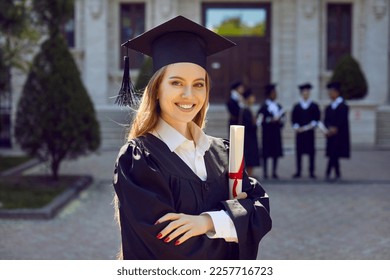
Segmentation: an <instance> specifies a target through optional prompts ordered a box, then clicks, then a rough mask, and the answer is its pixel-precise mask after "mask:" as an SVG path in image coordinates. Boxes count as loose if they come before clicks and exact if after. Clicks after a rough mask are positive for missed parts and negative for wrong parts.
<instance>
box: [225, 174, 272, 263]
mask: <svg viewBox="0 0 390 280" xmlns="http://www.w3.org/2000/svg"><path fill="white" fill-rule="evenodd" d="M242 191H243V192H246V193H247V195H248V197H247V198H246V199H239V200H237V199H232V200H226V201H223V202H222V204H223V205H224V208H225V210H226V211H227V212H228V214H229V215H230V217H231V218H232V220H233V223H234V226H235V228H236V231H237V237H238V246H239V259H256V257H257V252H258V245H259V243H260V240H261V239H262V238H263V237H264V236H265V235H266V234H267V233H268V232H269V231H270V230H271V228H272V220H271V217H270V207H269V198H268V195H267V193H266V192H265V190H264V189H263V188H262V186H261V185H260V183H259V182H258V181H257V180H256V179H254V178H251V177H248V175H247V174H246V173H245V172H244V176H243V181H242Z"/></svg>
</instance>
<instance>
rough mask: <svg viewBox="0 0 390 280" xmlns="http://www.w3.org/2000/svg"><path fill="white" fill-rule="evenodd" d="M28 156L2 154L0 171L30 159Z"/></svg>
mask: <svg viewBox="0 0 390 280" xmlns="http://www.w3.org/2000/svg"><path fill="white" fill-rule="evenodd" d="M30 159H31V157H28V156H1V155H0V172H3V171H5V170H7V169H10V168H13V167H16V166H18V165H20V164H22V163H25V162H27V161H29V160H30Z"/></svg>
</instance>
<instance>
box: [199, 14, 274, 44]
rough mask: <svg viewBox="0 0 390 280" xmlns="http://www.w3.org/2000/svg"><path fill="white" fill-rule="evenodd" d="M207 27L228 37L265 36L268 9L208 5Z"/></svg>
mask: <svg viewBox="0 0 390 280" xmlns="http://www.w3.org/2000/svg"><path fill="white" fill-rule="evenodd" d="M205 13H206V14H205V18H206V27H207V28H208V29H210V30H212V31H214V32H215V33H217V34H219V35H222V36H226V37H237V36H239V37H246V36H250V37H264V36H265V34H266V28H267V26H266V10H265V9H264V8H258V7H208V8H207V9H206V11H205Z"/></svg>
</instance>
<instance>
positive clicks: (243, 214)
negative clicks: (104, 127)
mask: <svg viewBox="0 0 390 280" xmlns="http://www.w3.org/2000/svg"><path fill="white" fill-rule="evenodd" d="M211 33H212V34H211ZM183 44H184V45H183ZM224 44H225V47H223V48H227V47H230V46H231V45H232V44H231V42H228V41H227V40H226V39H225V38H223V37H220V36H219V35H216V34H214V33H213V32H211V31H209V30H207V29H205V28H204V27H202V26H200V25H198V24H196V23H194V22H192V21H190V20H188V19H186V18H184V17H181V16H179V17H177V18H174V19H172V20H170V21H168V22H166V23H164V24H162V25H160V26H158V27H156V28H154V29H152V30H150V31H148V32H146V33H144V34H142V35H141V36H140V37H137V38H135V39H133V40H130V41H128V42H126V43H125V46H127V47H130V48H133V49H136V50H139V51H141V52H143V53H145V54H149V55H151V56H152V57H153V62H154V69H155V71H156V72H155V74H154V75H153V77H152V78H151V79H150V81H149V83H148V85H147V87H146V89H145V91H144V94H143V97H142V100H141V103H140V106H139V108H138V110H137V114H136V116H135V118H134V120H133V123H132V125H131V130H130V133H129V137H128V142H127V143H126V144H125V145H124V146H123V147H122V149H121V150H120V152H119V155H118V158H117V161H116V166H115V172H114V173H115V174H114V187H115V192H116V195H117V201H118V203H117V207H118V212H119V221H120V226H121V236H122V252H123V258H124V259H255V258H256V257H257V253H258V244H259V242H260V240H261V238H262V237H263V236H264V235H265V234H266V233H267V232H268V231H269V230H270V229H271V219H270V216H269V204H268V196H267V194H266V193H265V191H264V190H263V188H262V187H261V186H260V184H259V183H258V182H257V181H255V180H254V179H252V178H249V177H248V176H246V175H244V177H243V192H242V193H241V194H240V195H239V196H238V197H237V198H236V199H232V200H229V195H228V150H229V143H228V142H227V141H225V140H222V139H218V138H214V137H211V136H207V135H206V134H205V133H204V132H203V130H202V128H203V127H204V124H205V117H206V110H207V106H208V99H209V90H210V83H209V82H210V80H209V77H208V74H207V72H206V70H205V68H206V56H207V54H211V53H215V52H217V51H220V50H221V49H220V47H221V45H224ZM150 45H151V46H152V47H151V50H150V51H149V50H145V48H147V46H150ZM215 46H217V47H218V49H217V50H216V49H214V50H210V48H214V47H215Z"/></svg>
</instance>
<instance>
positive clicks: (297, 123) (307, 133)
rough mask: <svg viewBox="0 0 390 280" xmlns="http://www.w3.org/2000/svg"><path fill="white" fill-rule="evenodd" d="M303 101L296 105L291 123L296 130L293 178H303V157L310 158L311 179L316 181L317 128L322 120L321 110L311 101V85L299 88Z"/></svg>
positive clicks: (302, 85)
mask: <svg viewBox="0 0 390 280" xmlns="http://www.w3.org/2000/svg"><path fill="white" fill-rule="evenodd" d="M298 88H299V91H300V94H301V100H300V102H299V103H297V104H295V105H294V108H293V110H292V113H291V123H292V126H293V128H294V130H295V160H296V173H295V174H294V175H293V178H300V177H301V169H302V155H304V154H307V155H308V156H309V174H310V178H312V179H315V178H316V176H315V172H314V170H315V135H314V134H315V128H316V127H317V124H318V122H319V120H320V115H321V113H320V109H319V107H318V105H317V104H316V103H315V102H313V101H312V100H311V99H310V90H311V89H312V85H311V84H310V83H305V84H301V85H299V86H298Z"/></svg>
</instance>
